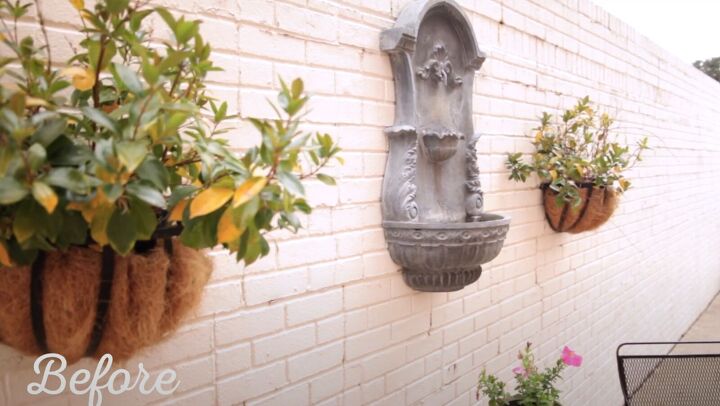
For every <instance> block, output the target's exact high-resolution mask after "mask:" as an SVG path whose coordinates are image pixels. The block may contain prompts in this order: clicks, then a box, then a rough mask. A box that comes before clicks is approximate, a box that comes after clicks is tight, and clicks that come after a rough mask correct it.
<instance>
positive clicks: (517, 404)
mask: <svg viewBox="0 0 720 406" xmlns="http://www.w3.org/2000/svg"><path fill="white" fill-rule="evenodd" d="M518 359H519V360H520V361H521V365H520V366H517V367H515V368H513V370H512V372H513V374H514V376H515V391H516V393H515V394H514V395H512V394H510V393H509V392H507V390H506V389H505V383H504V382H503V381H501V380H500V379H499V378H498V377H496V376H495V375H490V374H488V373H487V372H486V371H483V372H482V374H480V379H479V381H478V388H477V398H478V400H479V399H480V396H481V395H484V396H486V397H487V398H488V400H489V405H490V406H555V405H559V404H560V403H559V401H560V391H559V390H558V389H557V388H555V382H556V381H557V380H558V379H560V377H561V376H562V373H563V371H564V370H565V367H566V366H572V367H579V366H580V365H582V357H581V356H580V355H578V354H576V353H575V352H574V351H572V350H571V349H570V348H568V347H567V346H566V347H565V348H564V349H563V351H562V354H561V356H560V359H558V360H557V361H556V362H555V365H553V366H552V367H549V368H546V369H545V370H543V371H540V370H539V369H538V367H537V366H536V365H535V356H534V355H533V353H532V349H531V344H530V343H527V345H526V346H525V348H524V349H523V350H522V351H520V353H519V354H518Z"/></svg>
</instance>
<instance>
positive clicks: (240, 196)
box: [233, 177, 267, 207]
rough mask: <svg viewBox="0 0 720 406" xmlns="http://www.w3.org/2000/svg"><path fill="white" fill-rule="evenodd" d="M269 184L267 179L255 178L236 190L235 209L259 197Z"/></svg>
mask: <svg viewBox="0 0 720 406" xmlns="http://www.w3.org/2000/svg"><path fill="white" fill-rule="evenodd" d="M266 184H267V178H264V177H255V178H250V179H248V180H246V181H245V183H243V184H242V185H240V187H239V188H237V189H236V190H235V196H234V197H233V207H238V206H240V205H241V204H243V203H246V202H247V201H248V200H250V199H252V198H253V197H255V196H257V194H258V193H260V191H261V190H262V189H263V188H264V187H265V185H266Z"/></svg>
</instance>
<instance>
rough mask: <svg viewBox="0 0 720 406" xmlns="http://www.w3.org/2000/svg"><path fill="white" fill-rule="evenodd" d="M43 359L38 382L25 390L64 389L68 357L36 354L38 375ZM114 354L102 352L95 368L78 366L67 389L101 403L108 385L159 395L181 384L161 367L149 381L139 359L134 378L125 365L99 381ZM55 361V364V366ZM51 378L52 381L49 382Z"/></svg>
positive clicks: (94, 405)
mask: <svg viewBox="0 0 720 406" xmlns="http://www.w3.org/2000/svg"><path fill="white" fill-rule="evenodd" d="M43 362H46V363H45V364H44V365H45V369H44V370H43V371H42V379H41V381H40V382H32V383H30V384H28V386H27V391H28V393H29V394H31V395H39V394H41V393H46V394H48V395H58V394H61V393H63V392H64V391H65V387H66V385H67V383H68V381H67V380H66V379H65V376H64V375H63V374H62V373H63V371H65V369H66V368H67V360H65V357H63V356H62V355H60V354H55V353H49V354H44V355H41V356H39V357H38V358H37V359H36V360H35V364H34V365H33V370H34V371H35V373H36V374H38V375H41V366H42V365H43ZM112 363H113V358H112V355H110V354H105V355H103V356H102V357H101V358H100V360H99V361H98V365H97V367H96V368H95V372H94V373H92V372H90V370H89V369H79V370H77V371H75V373H73V374H72V375H71V376H70V380H69V384H70V385H69V386H70V392H71V393H72V394H74V395H86V394H89V397H88V406H100V405H102V401H103V393H102V391H103V389H107V391H108V393H110V394H112V395H119V394H121V393H124V392H128V391H131V390H134V389H136V388H137V389H138V391H140V393H142V394H143V395H149V394H151V393H153V392H157V393H159V394H161V395H170V394H172V393H173V392H175V390H176V389H177V388H178V386H180V381H179V380H178V379H177V374H176V373H175V371H174V370H172V369H164V370H162V371H160V373H159V374H158V375H157V378H155V381H154V383H152V384H151V382H150V381H151V378H150V374H149V373H148V372H147V371H146V370H145V368H144V367H143V364H142V362H141V363H139V364H138V372H137V377H136V378H135V379H134V380H133V378H132V374H131V373H130V371H128V370H127V369H123V368H117V369H115V370H114V371H113V372H112V373H110V375H109V377H108V378H107V380H106V381H105V382H104V383H101V382H100V381H101V380H102V379H103V378H104V377H105V376H106V375H108V373H109V372H110V370H111V369H112ZM56 365H57V367H56ZM51 378H52V381H53V382H52V383H50V382H48V381H49V380H50V379H51Z"/></svg>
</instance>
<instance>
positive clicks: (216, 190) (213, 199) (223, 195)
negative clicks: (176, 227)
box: [190, 187, 233, 218]
mask: <svg viewBox="0 0 720 406" xmlns="http://www.w3.org/2000/svg"><path fill="white" fill-rule="evenodd" d="M232 195H233V190H232V189H228V188H224V187H211V188H209V189H205V190H203V191H202V192H200V194H199V195H197V197H196V198H194V199H193V200H192V202H191V203H190V218H195V217H197V216H203V215H205V214H208V213H212V212H214V211H215V210H217V209H219V208H220V207H222V205H223V204H225V203H227V201H228V200H230V198H231V197H232Z"/></svg>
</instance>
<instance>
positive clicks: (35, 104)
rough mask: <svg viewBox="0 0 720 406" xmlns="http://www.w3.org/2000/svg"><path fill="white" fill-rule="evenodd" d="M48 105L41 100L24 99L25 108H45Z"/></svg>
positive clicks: (34, 98)
mask: <svg viewBox="0 0 720 406" xmlns="http://www.w3.org/2000/svg"><path fill="white" fill-rule="evenodd" d="M47 105H48V102H47V100H44V99H41V98H39V97H26V98H25V107H38V106H42V107H46V106H47Z"/></svg>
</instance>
